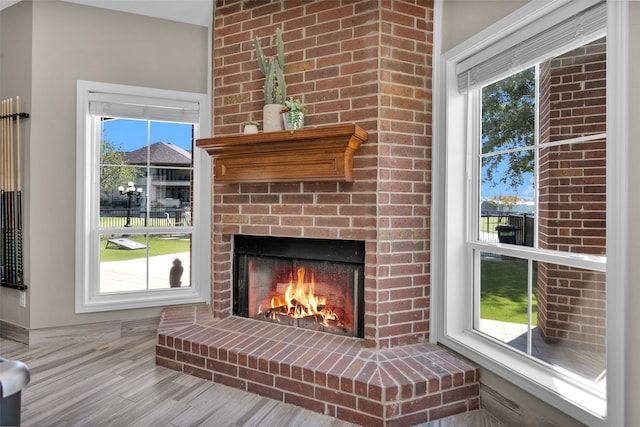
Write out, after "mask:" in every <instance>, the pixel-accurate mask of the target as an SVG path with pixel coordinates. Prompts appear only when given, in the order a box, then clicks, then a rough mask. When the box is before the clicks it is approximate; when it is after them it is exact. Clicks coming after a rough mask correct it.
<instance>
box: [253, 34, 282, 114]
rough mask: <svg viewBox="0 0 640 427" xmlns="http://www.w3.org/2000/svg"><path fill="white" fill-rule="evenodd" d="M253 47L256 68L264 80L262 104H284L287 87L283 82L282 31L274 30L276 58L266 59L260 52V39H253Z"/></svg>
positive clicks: (261, 51)
mask: <svg viewBox="0 0 640 427" xmlns="http://www.w3.org/2000/svg"><path fill="white" fill-rule="evenodd" d="M253 46H254V47H255V49H256V57H257V58H258V66H259V67H260V71H262V74H264V76H265V80H264V103H265V104H284V101H285V99H286V98H287V86H286V83H285V81H284V44H283V42H282V30H281V29H280V28H278V29H276V52H277V55H276V56H270V57H266V56H265V55H264V52H263V50H262V45H261V43H260V39H258V37H255V38H254V39H253Z"/></svg>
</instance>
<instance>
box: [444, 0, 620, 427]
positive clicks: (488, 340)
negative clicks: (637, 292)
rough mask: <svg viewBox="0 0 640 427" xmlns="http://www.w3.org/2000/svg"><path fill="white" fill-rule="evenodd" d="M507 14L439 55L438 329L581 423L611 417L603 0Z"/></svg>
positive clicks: (609, 175) (609, 147)
mask: <svg viewBox="0 0 640 427" xmlns="http://www.w3.org/2000/svg"><path fill="white" fill-rule="evenodd" d="M519 13H520V14H519V15H518V16H517V17H512V18H513V20H512V21H511V22H516V23H512V24H510V27H509V28H506V29H505V28H504V27H502V31H497V33H496V35H495V37H493V39H492V37H491V36H487V34H488V33H485V34H483V36H485V41H484V42H482V43H484V45H482V43H479V44H474V43H468V44H467V45H464V44H463V46H462V47H460V48H459V49H457V50H456V49H454V50H452V51H451V52H448V53H446V54H445V55H444V57H443V61H442V63H443V67H442V73H443V74H442V77H441V79H442V81H443V82H446V83H443V85H444V86H445V89H444V90H443V92H442V93H443V95H442V97H443V103H444V105H443V107H445V108H446V113H445V114H443V116H442V117H443V118H442V119H441V121H440V123H442V129H444V131H443V133H442V134H441V135H442V139H443V140H446V145H445V147H444V148H442V149H441V150H440V152H439V153H438V149H436V155H435V157H436V162H435V163H436V166H435V170H434V176H435V177H444V178H443V179H442V181H440V182H441V183H442V184H440V185H437V180H438V179H437V178H434V180H435V181H436V187H437V189H436V191H435V193H436V197H435V201H434V203H435V205H434V206H435V212H436V213H435V215H434V223H435V225H434V229H436V230H441V231H439V232H438V231H436V239H435V242H436V243H435V248H434V250H433V252H434V254H436V255H435V258H436V259H435V260H434V275H433V277H434V281H436V283H437V281H442V288H441V289H438V288H436V291H435V293H436V298H434V300H436V301H441V302H442V307H444V308H443V310H441V311H440V312H439V313H438V319H437V320H436V322H435V324H436V325H439V328H438V329H437V330H436V331H435V332H436V333H435V335H436V336H437V340H439V341H440V342H442V343H444V344H446V345H448V346H450V347H451V348H453V349H455V350H456V351H459V352H460V353H462V354H464V355H466V356H468V357H470V358H472V359H473V360H475V361H477V362H478V363H480V364H481V365H482V366H485V367H487V368H488V369H490V370H492V371H494V372H496V373H498V374H500V375H501V376H502V377H504V378H506V379H508V380H511V381H512V382H513V383H515V384H518V385H519V386H521V387H523V388H524V389H525V390H528V391H530V392H531V393H533V394H535V395H536V396H539V397H541V398H543V400H545V401H547V402H548V403H550V404H552V405H554V406H556V407H558V408H560V409H562V410H564V411H565V412H567V413H569V414H570V415H572V416H574V417H576V418H577V419H579V420H581V421H582V422H585V423H586V424H590V425H607V423H608V422H609V421H610V420H611V419H615V417H616V415H614V416H613V417H611V412H610V411H611V410H612V408H615V407H619V402H616V401H615V400H613V399H612V396H613V395H615V394H617V393H620V391H619V387H620V385H617V384H616V385H615V386H612V385H611V384H608V381H607V380H608V376H609V375H610V373H611V360H613V359H614V358H615V357H622V356H619V355H616V354H614V355H613V356H612V355H611V354H610V353H611V351H612V348H611V346H610V345H609V343H611V342H615V340H616V339H617V338H616V336H617V332H615V328H613V329H612V328H611V318H612V316H613V313H610V312H609V310H610V308H609V304H608V301H609V302H610V301H611V300H613V299H615V298H616V297H617V295H618V294H616V293H615V292H616V291H617V289H615V286H614V287H613V288H612V283H615V282H612V279H611V278H610V277H609V276H610V274H609V271H610V268H611V264H610V262H611V260H610V257H611V256H612V253H613V252H614V251H612V250H611V249H610V248H611V247H615V246H616V245H615V242H613V241H611V242H610V241H609V240H608V238H610V236H611V235H612V233H611V231H610V230H609V231H608V224H609V221H611V217H610V215H612V211H611V206H613V205H614V204H612V200H615V197H616V195H615V194H614V193H615V192H613V191H612V190H611V188H610V187H608V183H609V182H611V181H612V180H613V179H614V177H615V175H616V173H618V172H619V171H617V170H611V169H609V168H608V165H609V164H611V162H612V161H613V160H615V159H617V158H618V156H620V153H621V152H623V151H622V147H619V146H616V144H614V143H613V142H612V140H610V138H612V137H611V135H610V134H609V133H608V132H607V126H606V125H607V121H608V120H607V107H608V105H609V103H608V101H607V96H610V94H608V93H607V79H608V76H607V74H608V72H609V70H608V69H607V66H608V64H609V62H608V58H607V46H608V41H607V35H606V27H607V5H606V3H605V2H598V1H592V2H577V1H576V2H566V3H563V4H561V3H559V2H555V3H554V4H551V3H548V4H545V5H540V4H539V5H533V4H531V5H529V6H528V7H526V8H523V9H522V10H521V11H520V12H519ZM517 18H520V19H517ZM496 28H497V27H496ZM476 41H477V40H476ZM436 116H437V115H436ZM437 134H438V133H437V132H436V135H437ZM436 144H437V142H436ZM618 150H620V151H618ZM461 153H462V154H461ZM440 168H441V169H440ZM613 214H614V215H615V213H613ZM439 225H441V227H439ZM610 293H612V294H610ZM612 330H613V331H614V336H612V337H609V336H608V334H609V333H610V332H611V331H612ZM613 351H615V350H613ZM608 359H611V360H608ZM611 390H614V393H611V392H610V391H611ZM618 396H619V395H618ZM608 416H609V418H608Z"/></svg>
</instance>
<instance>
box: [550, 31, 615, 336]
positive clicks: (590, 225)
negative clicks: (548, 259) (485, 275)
mask: <svg viewBox="0 0 640 427" xmlns="http://www.w3.org/2000/svg"><path fill="white" fill-rule="evenodd" d="M605 79H606V46H605V41H604V39H602V40H599V41H596V42H594V43H591V44H589V45H587V46H585V47H582V48H579V49H575V50H574V51H571V52H569V53H567V54H564V55H562V56H561V57H559V58H557V59H554V60H552V61H550V62H548V63H546V64H544V65H543V66H542V67H541V85H542V89H543V90H542V93H543V95H542V96H541V104H542V105H543V108H542V112H541V115H540V117H541V126H540V128H541V133H542V137H541V142H542V143H546V142H550V141H551V142H552V141H557V140H562V139H570V138H576V137H579V136H585V135H592V134H599V133H604V132H606V92H605V83H606V82H605ZM547 102H548V107H547ZM605 143H606V141H604V140H595V141H589V142H581V143H574V144H570V145H566V146H564V145H563V146H557V147H550V148H546V149H543V150H541V154H540V192H539V214H540V221H539V239H540V246H541V247H542V248H547V249H553V250H559V251H567V252H574V253H584V254H595V255H604V254H605V243H606V242H605V231H606V228H605V227H606V223H605V221H606V168H605V163H606V147H605ZM604 319H605V279H604V274H598V273H593V272H588V271H585V270H580V269H569V268H564V267H561V266H558V265H552V264H546V263H540V264H539V266H538V325H539V327H540V330H541V331H542V332H543V334H544V335H545V337H546V338H549V339H568V340H572V341H577V342H582V343H589V344H597V345H603V344H604V332H605V322H604Z"/></svg>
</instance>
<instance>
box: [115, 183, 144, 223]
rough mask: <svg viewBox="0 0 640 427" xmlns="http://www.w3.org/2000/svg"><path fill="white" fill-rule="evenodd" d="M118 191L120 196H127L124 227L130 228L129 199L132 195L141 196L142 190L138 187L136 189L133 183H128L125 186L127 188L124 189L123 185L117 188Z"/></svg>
mask: <svg viewBox="0 0 640 427" xmlns="http://www.w3.org/2000/svg"><path fill="white" fill-rule="evenodd" d="M118 191H119V192H120V194H122V195H123V196H124V195H125V194H126V195H127V199H128V201H127V223H126V224H125V225H124V226H125V227H131V198H132V197H133V195H134V194H138V195H140V194H142V188H140V187H138V188H136V187H135V185H134V184H133V181H129V183H128V184H127V188H124V186H123V185H121V186H120V187H118Z"/></svg>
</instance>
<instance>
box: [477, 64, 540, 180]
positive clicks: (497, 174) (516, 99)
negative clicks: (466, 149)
mask: <svg viewBox="0 0 640 427" xmlns="http://www.w3.org/2000/svg"><path fill="white" fill-rule="evenodd" d="M534 138H535V69H534V68H533V67H531V68H528V69H526V70H524V71H521V72H519V73H517V74H514V75H511V76H509V77H507V78H504V79H502V80H500V81H498V82H496V83H493V84H491V85H489V86H487V87H485V88H484V89H483V90H482V153H483V154H487V153H492V152H499V151H502V150H509V149H513V148H521V147H532V146H533V143H534ZM505 161H506V164H507V167H506V169H505V167H504V166H502V167H501V166H500V165H501V164H502V163H503V162H505ZM482 170H483V174H484V176H483V182H486V183H489V184H491V185H492V186H496V185H498V184H499V183H500V184H506V185H508V186H509V187H511V188H513V189H514V190H517V188H518V187H519V186H521V185H522V184H523V183H524V182H523V181H524V180H523V176H524V174H526V173H532V172H533V170H534V152H533V150H522V151H513V152H510V153H500V154H495V155H491V156H486V157H483V159H482Z"/></svg>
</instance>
